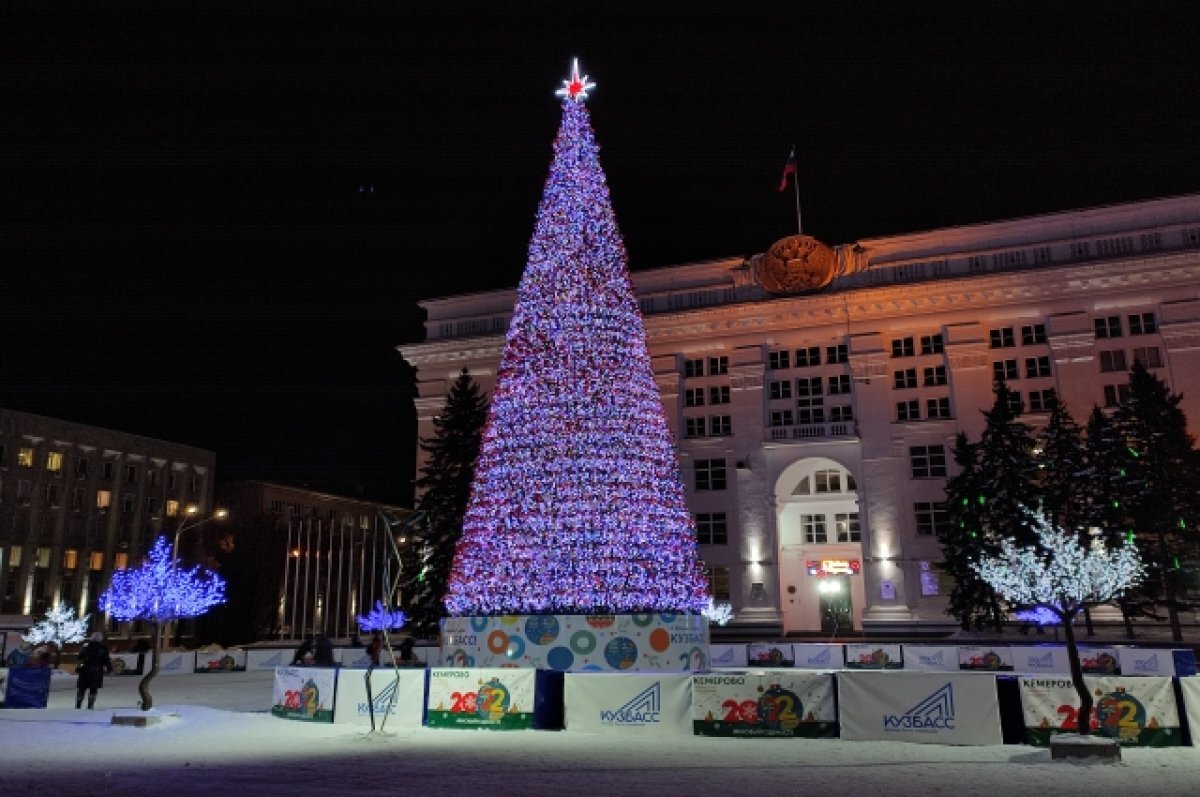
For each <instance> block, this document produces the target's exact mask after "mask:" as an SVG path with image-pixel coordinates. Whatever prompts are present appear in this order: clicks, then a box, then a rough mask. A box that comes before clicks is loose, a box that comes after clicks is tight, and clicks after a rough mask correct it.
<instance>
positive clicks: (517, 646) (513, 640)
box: [504, 636, 525, 659]
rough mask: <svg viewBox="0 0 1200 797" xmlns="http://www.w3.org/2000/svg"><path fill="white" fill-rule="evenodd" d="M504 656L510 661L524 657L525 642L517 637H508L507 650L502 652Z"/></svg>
mask: <svg viewBox="0 0 1200 797" xmlns="http://www.w3.org/2000/svg"><path fill="white" fill-rule="evenodd" d="M504 655H505V656H507V657H508V658H510V659H519V658H521V657H522V656H524V655H525V640H524V639H521V637H519V636H510V637H509V638H508V648H507V649H506V650H505V651H504Z"/></svg>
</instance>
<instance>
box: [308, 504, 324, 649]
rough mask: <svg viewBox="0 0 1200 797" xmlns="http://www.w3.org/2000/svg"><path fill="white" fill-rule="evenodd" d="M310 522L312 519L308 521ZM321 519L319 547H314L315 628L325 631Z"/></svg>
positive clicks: (318, 538)
mask: <svg viewBox="0 0 1200 797" xmlns="http://www.w3.org/2000/svg"><path fill="white" fill-rule="evenodd" d="M308 522H309V523H310V524H311V523H312V520H311V519H310V520H309V521H308ZM321 531H322V529H321V521H320V520H318V521H317V547H316V548H314V549H313V556H315V557H316V560H317V574H316V578H314V579H313V585H312V590H313V629H315V630H316V631H320V632H321V633H325V627H324V621H325V607H324V605H323V604H322V603H321Z"/></svg>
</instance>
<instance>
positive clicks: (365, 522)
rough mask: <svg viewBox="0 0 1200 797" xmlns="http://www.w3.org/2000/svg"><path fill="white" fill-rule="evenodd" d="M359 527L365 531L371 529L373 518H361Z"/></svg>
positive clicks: (365, 516) (367, 516)
mask: <svg viewBox="0 0 1200 797" xmlns="http://www.w3.org/2000/svg"><path fill="white" fill-rule="evenodd" d="M358 527H359V528H360V529H362V530H363V531H366V530H367V529H369V528H371V517H370V516H369V515H362V516H360V517H359V519H358Z"/></svg>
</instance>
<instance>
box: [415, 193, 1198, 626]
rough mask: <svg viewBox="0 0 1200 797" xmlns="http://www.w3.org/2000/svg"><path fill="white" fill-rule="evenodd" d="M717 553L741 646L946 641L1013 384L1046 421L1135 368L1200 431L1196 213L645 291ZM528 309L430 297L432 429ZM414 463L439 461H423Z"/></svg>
mask: <svg viewBox="0 0 1200 797" xmlns="http://www.w3.org/2000/svg"><path fill="white" fill-rule="evenodd" d="M632 278H633V283H634V286H635V288H636V290H637V293H638V298H639V301H640V303H641V308H642V312H643V315H644V317H645V324H646V331H647V337H648V342H649V348H650V354H651V357H652V361H653V367H654V372H655V377H656V379H657V382H658V386H659V390H660V392H661V394H662V400H663V405H664V407H665V408H666V411H667V417H668V419H669V421H670V424H671V427H672V430H673V432H674V434H675V437H676V442H677V449H678V452H679V465H680V471H681V473H682V476H683V480H684V483H685V485H686V487H687V490H688V502H689V507H690V508H691V510H692V512H693V514H694V516H695V519H696V528H697V534H698V538H699V543H700V549H701V556H702V558H703V560H704V562H705V564H706V566H707V569H708V573H709V578H710V582H711V586H712V589H713V593H714V595H715V597H716V598H717V599H718V600H720V601H728V602H730V603H732V605H733V609H734V612H735V614H736V619H735V621H734V623H733V624H732V625H733V626H735V627H736V628H737V629H741V630H744V631H749V632H754V633H768V634H769V633H793V632H796V633H816V632H828V633H837V632H839V631H847V630H850V629H851V628H853V629H864V628H867V629H872V630H887V629H894V630H896V631H905V632H912V631H921V630H929V631H934V630H942V629H946V628H949V627H952V626H953V624H954V622H953V620H952V618H950V617H949V616H948V615H947V614H946V606H947V595H948V593H949V590H950V586H951V585H950V584H949V583H948V582H947V581H946V578H945V576H943V575H942V574H941V573H940V572H939V571H938V569H937V567H936V565H935V563H936V562H937V561H938V560H939V558H940V549H939V545H938V540H937V535H936V532H937V530H938V527H939V525H941V524H944V523H946V522H947V515H946V511H945V507H944V504H943V501H944V488H945V483H946V479H947V477H948V476H952V475H953V473H954V463H953V460H952V456H951V451H952V448H953V443H954V438H955V436H956V434H957V433H958V432H960V431H962V432H965V433H966V434H967V435H968V436H969V437H970V438H971V439H978V437H979V435H980V433H981V432H982V430H983V426H984V418H983V415H982V411H983V410H986V409H989V408H990V407H991V406H992V403H993V399H994V396H993V393H992V388H993V384H994V382H995V380H996V379H998V378H1003V379H1004V380H1005V381H1006V382H1007V383H1008V385H1009V387H1011V388H1012V389H1014V390H1015V391H1017V392H1018V393H1019V395H1020V399H1021V405H1022V406H1021V411H1022V419H1023V420H1024V421H1025V422H1027V423H1029V424H1030V425H1032V426H1035V427H1037V426H1040V425H1041V424H1043V423H1044V422H1045V421H1046V419H1047V418H1048V413H1047V412H1046V409H1047V406H1048V401H1049V399H1050V397H1051V396H1057V397H1059V398H1060V399H1061V400H1062V401H1064V402H1065V404H1066V405H1067V407H1068V408H1069V410H1070V412H1071V414H1072V415H1073V416H1074V417H1075V419H1076V420H1077V421H1079V422H1080V423H1081V424H1082V423H1084V422H1085V421H1086V419H1087V416H1088V414H1089V413H1090V412H1091V410H1092V408H1093V406H1097V405H1098V406H1100V407H1114V406H1116V405H1117V404H1118V403H1119V401H1120V400H1121V397H1122V395H1123V393H1124V391H1125V390H1126V385H1127V383H1128V370H1129V367H1130V366H1131V365H1132V363H1133V361H1134V359H1138V360H1140V361H1142V362H1143V363H1144V364H1146V366H1147V367H1148V368H1149V369H1150V370H1151V373H1153V374H1154V375H1156V376H1158V377H1159V378H1160V379H1162V380H1163V381H1164V382H1165V383H1166V384H1167V385H1168V386H1169V387H1170V389H1171V390H1172V391H1173V392H1176V393H1181V394H1183V401H1182V403H1181V405H1180V406H1181V408H1182V409H1183V411H1184V412H1185V413H1187V416H1188V419H1189V423H1190V425H1191V428H1192V429H1193V430H1195V429H1196V428H1197V424H1198V423H1200V195H1188V196H1181V197H1171V198H1164V199H1157V200H1150V201H1143V202H1136V203H1130V204H1123V205H1114V206H1106V207H1098V208H1090V209H1084V210H1074V211H1068V212H1062V213H1054V214H1048V215H1043V216H1035V217H1029V218H1021V219H1015V220H1006V221H997V222H992V223H984V224H976V225H970V226H963V227H953V228H947V229H939V230H929V231H924V232H917V233H910V234H904V235H893V236H888V237H881V238H870V239H862V240H858V241H855V242H852V243H846V244H839V245H835V246H827V245H826V244H824V243H822V242H820V241H818V240H816V239H814V238H811V237H808V236H799V235H798V236H792V237H789V238H784V239H782V240H780V241H778V242H776V243H775V244H774V245H772V246H770V247H769V248H768V249H767V251H765V252H764V253H762V254H760V255H756V256H754V257H751V258H748V259H746V258H735V259H722V260H712V261H707V262H702V263H689V264H683V265H678V266H672V267H668V268H659V269H652V270H645V271H636V272H634V273H633V274H632ZM515 299H516V291H515V289H512V290H499V291H490V292H485V293H472V294H466V295H461V296H451V297H447V298H440V299H433V300H428V301H425V302H422V303H421V307H422V308H423V309H424V310H425V312H426V323H425V331H426V335H425V341H424V342H422V343H419V344H411V345H402V346H400V347H399V348H400V352H401V354H402V355H403V356H404V357H405V359H406V360H407V361H408V362H409V363H411V364H412V365H413V366H414V367H415V368H416V369H417V382H418V397H417V399H416V400H415V404H416V411H417V422H418V430H417V431H418V434H419V435H420V436H421V437H431V436H433V433H434V432H433V423H432V419H433V417H434V416H435V415H436V414H438V413H439V412H440V411H441V409H442V407H443V405H444V403H445V397H446V393H447V392H448V390H449V386H450V384H451V382H452V381H453V380H454V378H455V377H456V376H457V375H458V374H459V372H460V371H461V370H462V369H464V368H466V369H468V370H469V371H470V373H471V375H472V376H473V377H474V379H475V380H476V381H477V382H478V383H479V384H480V386H481V387H482V388H483V389H484V390H485V391H489V392H490V390H491V389H492V387H493V386H494V380H495V374H496V369H497V365H498V363H499V359H500V352H501V349H502V347H503V343H504V334H505V331H506V329H507V326H508V320H509V318H510V316H511V313H512V309H513V306H514V303H515ZM417 457H418V467H419V466H420V465H422V464H423V462H421V460H420V457H421V453H420V451H419V450H418V452H417Z"/></svg>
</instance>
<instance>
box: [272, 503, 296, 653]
mask: <svg viewBox="0 0 1200 797" xmlns="http://www.w3.org/2000/svg"><path fill="white" fill-rule="evenodd" d="M291 558H292V524H291V523H288V536H287V547H286V548H284V549H283V592H282V593H281V594H280V596H279V598H280V600H279V606H278V608H277V609H276V610H275V614H276V616H277V617H278V618H279V638H280V639H283V623H284V621H285V620H286V619H287V606H288V599H287V589H288V570H290V569H291V566H292V563H291Z"/></svg>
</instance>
